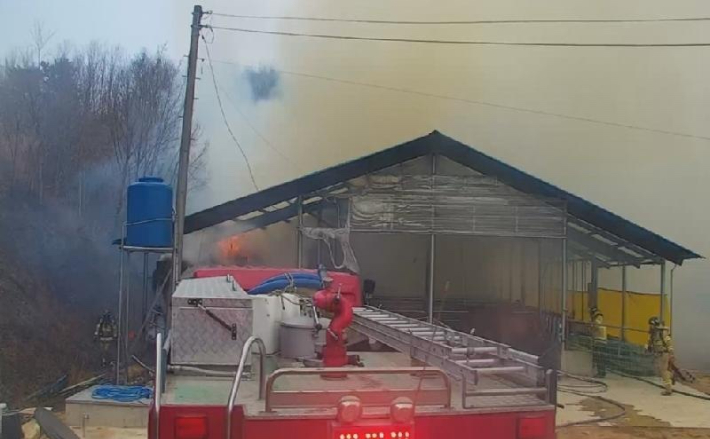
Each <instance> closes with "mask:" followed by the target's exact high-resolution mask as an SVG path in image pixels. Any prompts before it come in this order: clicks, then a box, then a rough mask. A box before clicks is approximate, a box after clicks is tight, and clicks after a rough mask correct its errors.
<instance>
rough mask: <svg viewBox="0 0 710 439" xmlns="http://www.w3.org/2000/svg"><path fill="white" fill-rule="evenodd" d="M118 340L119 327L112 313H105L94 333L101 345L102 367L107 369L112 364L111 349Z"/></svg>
mask: <svg viewBox="0 0 710 439" xmlns="http://www.w3.org/2000/svg"><path fill="white" fill-rule="evenodd" d="M117 338H118V327H117V326H116V322H115V320H114V319H113V316H112V315H111V312H110V311H104V313H103V315H102V316H101V318H100V319H99V323H98V324H97V325H96V331H94V340H96V341H98V342H99V343H100V345H101V366H102V367H106V366H108V365H109V364H110V358H111V352H112V350H111V347H112V346H113V343H114V341H116V339H117Z"/></svg>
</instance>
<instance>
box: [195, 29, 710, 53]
mask: <svg viewBox="0 0 710 439" xmlns="http://www.w3.org/2000/svg"><path fill="white" fill-rule="evenodd" d="M206 27H207V26H206ZM209 28H210V29H217V30H225V31H232V32H243V33H252V34H266V35H279V36H284V37H302V38H319V39H328V40H351V41H379V42H390V43H416V44H444V45H461V46H466V45H468V46H538V47H628V48H637V47H708V46H710V43H554V42H552V43H546V42H524V41H521V42H515V41H472V40H429V39H419V38H385V37H359V36H354V35H329V34H310V33H299V32H284V31H267V30H259V29H247V28H241V27H225V26H209Z"/></svg>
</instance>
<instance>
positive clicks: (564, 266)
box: [560, 238, 567, 343]
mask: <svg viewBox="0 0 710 439" xmlns="http://www.w3.org/2000/svg"><path fill="white" fill-rule="evenodd" d="M561 290H562V300H561V302H562V310H561V314H562V316H561V319H560V341H561V342H562V343H564V342H565V340H566V338H567V336H566V334H567V332H566V331H567V238H563V239H562V288H561Z"/></svg>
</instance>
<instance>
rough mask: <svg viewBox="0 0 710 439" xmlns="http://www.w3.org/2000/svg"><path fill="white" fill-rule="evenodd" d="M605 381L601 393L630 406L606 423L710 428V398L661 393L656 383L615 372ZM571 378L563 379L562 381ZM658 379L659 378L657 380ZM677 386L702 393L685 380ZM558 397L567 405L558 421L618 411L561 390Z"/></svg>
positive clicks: (576, 419)
mask: <svg viewBox="0 0 710 439" xmlns="http://www.w3.org/2000/svg"><path fill="white" fill-rule="evenodd" d="M602 381H604V382H606V383H607V384H608V386H609V388H608V390H607V391H606V392H604V393H600V394H599V395H600V396H603V397H605V398H608V399H611V400H614V401H617V402H619V403H621V404H623V405H625V406H627V415H626V416H624V417H622V418H620V419H619V420H616V421H612V422H611V423H606V425H645V426H657V427H660V426H668V427H684V428H710V401H703V400H699V399H695V398H691V397H688V396H683V395H677V394H676V395H673V396H661V390H660V389H659V388H657V387H654V386H651V385H649V384H647V383H643V382H641V381H638V380H634V379H630V378H625V377H621V376H618V375H613V374H610V375H609V376H608V377H607V378H606V379H604V380H602ZM570 382H571V381H569V380H562V381H561V384H565V383H570ZM656 382H660V381H658V380H656ZM577 384H579V382H577ZM675 389H677V390H682V391H685V392H688V393H692V394H697V395H702V393H700V392H698V391H696V390H695V389H692V388H690V387H688V386H685V385H682V384H676V386H675ZM706 396H707V395H706ZM558 398H559V403H560V404H563V405H564V406H565V408H564V409H559V410H558V411H557V424H558V425H563V424H565V423H568V422H575V421H583V420H587V419H593V418H598V417H600V416H603V415H605V414H606V415H611V414H614V413H617V412H618V411H619V410H618V409H617V408H615V407H612V406H610V405H609V404H607V403H604V402H600V401H598V400H593V399H591V398H588V397H584V396H578V395H572V394H569V393H564V392H560V393H559V397H558ZM599 425H605V424H604V423H601V424H599Z"/></svg>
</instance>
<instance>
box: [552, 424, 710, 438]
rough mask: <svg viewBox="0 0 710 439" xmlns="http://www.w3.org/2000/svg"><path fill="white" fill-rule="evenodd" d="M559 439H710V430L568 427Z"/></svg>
mask: <svg viewBox="0 0 710 439" xmlns="http://www.w3.org/2000/svg"><path fill="white" fill-rule="evenodd" d="M557 439H710V429H695V428H668V427H567V428H559V429H558V430H557Z"/></svg>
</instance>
